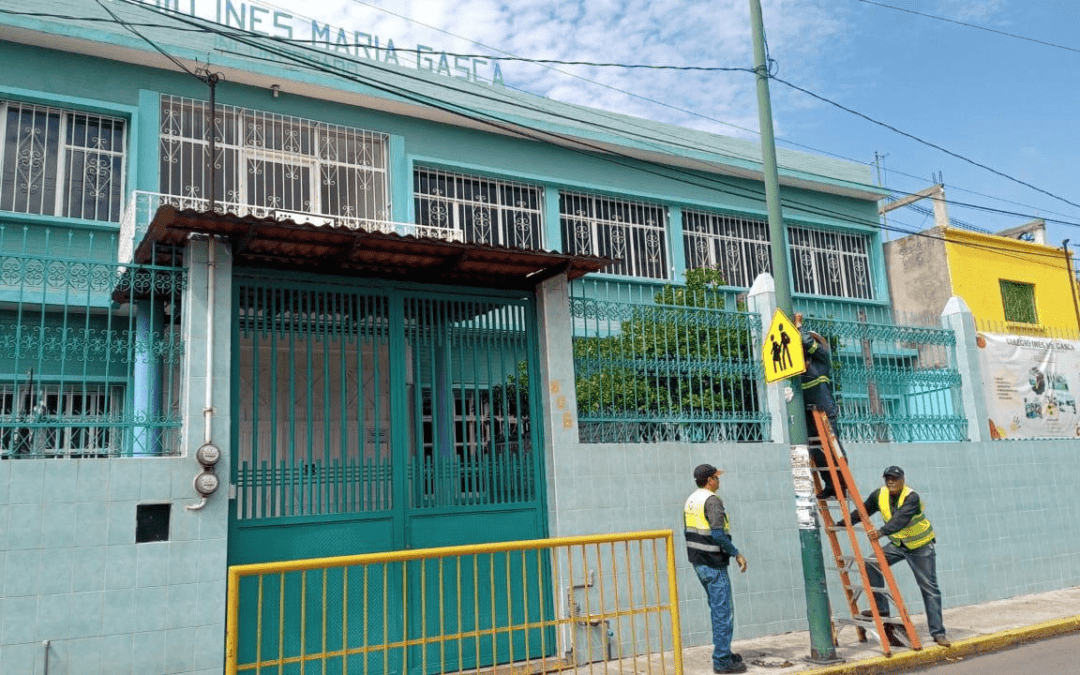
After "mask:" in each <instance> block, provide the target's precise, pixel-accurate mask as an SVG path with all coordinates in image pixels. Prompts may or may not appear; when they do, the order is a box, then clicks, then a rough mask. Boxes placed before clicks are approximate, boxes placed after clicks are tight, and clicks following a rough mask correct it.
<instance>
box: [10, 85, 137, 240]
mask: <svg viewBox="0 0 1080 675" xmlns="http://www.w3.org/2000/svg"><path fill="white" fill-rule="evenodd" d="M13 111H15V112H17V113H18V121H17V122H16V124H18V125H19V126H20V127H21V128H18V129H14V130H13V129H11V128H9V127H10V126H11V122H10V121H9V119H8V117H9V114H10V113H11V112H13ZM54 115H55V116H56V117H57V118H58V120H57V127H56V129H55V133H54V134H50V133H49V132H50V131H51V130H50V128H49V127H50V126H51V125H50V124H49V122H48V119H49V117H50V116H54ZM24 118H25V119H26V121H23V120H24ZM76 118H84V119H85V130H84V134H83V138H82V139H78V138H74V134H75V133H76V130H75V129H76V125H75V119H76ZM41 120H44V121H45V125H44V126H45V133H46V137H44V138H42V137H41V133H40V132H41V129H40V128H38V127H37V124H38V123H39V122H40V121H41ZM95 129H96V130H97V131H98V132H99V133H98V134H93V131H94V130H95ZM106 131H111V132H112V133H111V137H110V136H109V135H108V134H107V133H106ZM69 135H72V138H70V139H69ZM9 136H14V137H15V143H14V147H9V146H8V143H7V139H8V137H9ZM117 137H118V142H119V148H117V147H116V143H115V142H114V141H116V140H117ZM80 153H85V157H84V158H83V159H82V161H81V166H76V162H77V161H78V159H77V158H78V156H79V155H80ZM126 171H127V122H126V121H125V120H123V119H121V118H119V117H111V116H107V115H98V114H96V113H87V112H82V111H79V110H71V109H66V108H54V107H48V106H41V105H33V104H27V103H19V102H15V101H7V100H0V178H2V180H0V210H2V211H9V212H15V213H27V214H34V215H43V216H60V217H64V218H79V219H83V220H96V221H107V222H114V223H115V222H119V221H120V215H121V211H122V210H123V200H124V176H125V174H126ZM50 183H52V184H53V188H52V189H53V191H54V194H53V195H52V196H51V197H50V198H45V194H46V192H47V188H48V186H49V184H50ZM77 188H81V189H78V190H77ZM19 192H23V193H25V194H26V195H27V197H26V199H25V203H23V204H19V203H18V202H19V201H20V200H19V199H18V193H19ZM35 192H40V193H41V195H42V196H41V197H40V198H38V199H36V200H35V199H33V198H32V197H31V195H32V193H35ZM86 195H90V199H89V201H88V200H87V197H86ZM78 197H82V199H81V200H78V202H77V199H76V198H78Z"/></svg>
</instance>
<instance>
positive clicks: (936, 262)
mask: <svg viewBox="0 0 1080 675" xmlns="http://www.w3.org/2000/svg"><path fill="white" fill-rule="evenodd" d="M927 234H928V235H930V236H927V237H919V236H911V237H904V238H902V239H896V240H894V241H889V242H886V243H885V245H884V247H883V248H884V251H885V271H886V275H887V276H888V279H889V294H890V296H891V298H892V305H893V309H894V310H895V312H896V315H897V316H905V315H908V316H910V315H913V314H917V313H925V314H927V315H931V316H936V315H938V314H940V313H941V310H942V309H944V308H945V303H946V302H948V301H949V298H950V297H951V296H952V295H953V292H952V281H951V279H950V278H949V261H948V259H947V257H946V254H945V242H944V241H942V240H941V239H939V238H938V237H939V236H940V235H941V230H939V229H936V228H935V229H932V230H928V231H927Z"/></svg>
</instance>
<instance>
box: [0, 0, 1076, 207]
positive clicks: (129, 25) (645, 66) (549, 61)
mask: <svg viewBox="0 0 1080 675" xmlns="http://www.w3.org/2000/svg"><path fill="white" fill-rule="evenodd" d="M354 1H357V2H358V1H359V0H354ZM99 4H100V3H99ZM134 4H141V3H134ZM360 4H367V3H362V2H361V3H360ZM870 4H876V3H870ZM369 6H370V5H369ZM882 6H883V7H888V5H882ZM372 7H373V6H372ZM375 9H379V10H380V11H385V12H387V13H389V14H391V15H393V16H398V17H399V18H403V19H405V20H407V21H412V22H414V23H418V24H419V25H422V26H425V27H428V28H432V29H433V30H439V31H440V32H443V33H445V34H447V35H450V36H452V37H457V38H460V39H467V38H464V37H461V36H458V35H455V34H453V33H450V32H448V31H443V30H441V29H438V28H435V27H433V26H429V25H427V24H424V23H422V22H418V21H415V20H413V19H409V18H408V17H405V16H403V15H398V14H395V13H393V12H389V11H388V10H383V9H381V8H375ZM894 9H899V8H894ZM106 11H108V10H106ZM902 11H907V10H902ZM0 13H4V14H12V15H20V16H33V17H47V18H56V19H61V20H71V21H87V22H110V23H113V22H115V23H118V24H120V25H121V26H123V27H124V28H126V29H128V30H129V31H131V32H133V33H135V34H136V35H138V36H139V37H140V38H142V39H143V40H145V41H147V42H148V44H150V45H151V46H153V47H154V48H155V49H156V50H158V51H159V52H161V53H162V54H163V55H165V56H166V57H168V58H169V59H170V60H172V61H173V62H174V63H176V65H177V66H178V67H180V68H184V66H183V64H182V63H179V62H178V61H176V60H175V59H173V58H172V57H171V56H170V55H168V54H166V53H165V52H164V51H163V50H162V49H161V48H160V47H159V46H158V45H156V44H155V43H153V42H151V41H150V40H148V39H147V38H145V36H143V35H142V34H140V33H138V31H135V30H134V29H133V27H135V26H138V27H154V28H165V29H170V30H176V31H180V32H213V31H212V30H210V29H207V28H206V27H205V26H197V27H188V28H185V27H180V26H175V25H165V24H160V23H157V24H155V23H145V22H131V21H127V22H124V21H121V20H119V19H118V18H117V17H116V16H115V15H114V14H113V13H112V12H109V13H110V15H111V16H112V17H113V18H111V19H107V18H104V17H77V16H72V15H63V14H50V13H45V12H17V11H14V10H0ZM245 32H248V31H245ZM250 34H251V35H253V36H257V37H259V38H263V39H271V40H275V41H278V42H283V43H302V44H327V45H330V44H337V43H330V42H329V41H313V40H302V39H298V38H297V39H289V38H282V37H275V36H267V35H262V34H258V33H250ZM472 42H474V43H475V44H478V45H480V46H484V47H487V45H483V44H482V43H479V42H475V41H472ZM348 46H353V47H364V48H367V49H376V50H381V51H386V50H387V48H386V47H376V46H373V45H362V44H360V43H355V44H351V45H348ZM488 48H489V49H494V48H492V47H488ZM223 51H224V50H223ZM394 51H404V52H408V53H412V52H416V53H420V52H421V51H422V50H418V49H416V50H413V49H404V48H402V49H398V48H395V49H394ZM225 53H229V52H225ZM320 53H321V52H320ZM424 53H426V52H424ZM440 53H441V54H446V55H447V56H455V57H461V58H487V59H491V60H513V61H521V62H526V63H530V62H531V63H538V64H561V65H588V66H601V67H617V68H643V69H658V70H701V71H731V72H738V71H745V72H754V71H753V70H752V69H749V68H737V67H720V66H669V65H651V64H623V63H595V62H588V61H561V60H554V59H529V58H524V57H518V56H513V55H508V56H493V55H490V54H459V53H450V52H440ZM242 56H246V57H249V58H251V55H248V54H243V55H242ZM338 56H339V57H340V55H338ZM267 60H270V59H267ZM350 60H351V61H352V62H354V63H360V61H357V60H355V59H350ZM773 63H775V62H773ZM184 69H185V71H187V72H189V73H191V71H189V70H187V69H186V68H184ZM770 69H771V70H773V74H775V70H774V69H773V68H772V66H770ZM552 70H555V72H559V73H561V74H567V75H571V76H573V77H578V78H579V79H582V80H584V81H586V82H590V83H592V84H597V85H599V86H603V87H607V88H609V89H612V90H614V91H617V92H619V93H622V94H625V95H628V96H631V97H635V98H639V99H642V100H644V101H647V102H650V103H653V104H656V105H660V106H663V107H666V108H670V109H672V110H675V111H677V112H680V113H683V114H688V115H692V116H695V117H700V118H701V119H705V120H708V121H711V122H716V123H718V124H723V125H725V126H730V127H732V128H734V129H738V130H740V131H745V132H748V133H753V134H760V131H758V130H755V129H749V128H746V127H741V126H738V125H735V124H731V123H729V122H725V121H723V120H719V119H716V118H714V117H709V116H707V115H703V114H700V113H697V112H694V111H691V110H686V109H684V108H679V107H678V106H674V105H671V104H669V103H666V102H664V101H659V100H656V99H652V98H649V97H646V96H641V95H638V94H634V93H632V92H627V91H625V90H621V89H618V88H615V87H610V86H609V85H605V84H603V83H600V82H597V81H595V80H590V79H588V78H583V77H581V76H577V75H573V74H571V73H565V72H563V71H559V70H556V69H552ZM192 74H194V73H192ZM195 76H196V77H199V79H200V80H202V77H201V76H199V75H197V74H195ZM774 79H777V81H780V82H782V83H783V84H786V85H788V86H793V85H791V84H790V83H787V82H784V81H782V80H780V79H779V78H774ZM203 81H204V82H205V80H203ZM506 86H507V88H508V89H513V90H514V91H518V92H521V93H523V94H526V95H532V94H530V93H529V92H527V91H524V90H521V89H518V88H516V87H513V86H510V85H506ZM801 91H804V92H805V93H808V94H810V95H812V96H815V97H816V96H817V95H816V94H813V93H812V92H808V91H806V90H801ZM819 98H821V100H825V101H827V99H824V98H823V97H819ZM827 102H829V103H832V102H831V101H827ZM839 107H841V108H843V106H839ZM844 109H845V110H847V109H846V108H844ZM594 112H595V113H596V114H599V115H603V114H604V112H605V111H602V110H598V109H596V110H594ZM849 112H853V114H859V115H860V116H863V115H861V114H860V113H855V112H854V111H850V110H849ZM863 117H864V118H866V119H868V120H870V121H873V122H875V123H878V122H877V121H876V120H872V119H871V118H869V117H867V116H863ZM575 121H580V120H575ZM623 122H624V123H626V119H623ZM883 126H886V128H889V129H890V130H892V131H897V132H898V133H902V134H904V132H902V131H899V130H897V129H894V128H892V127H890V126H888V125H883ZM608 131H612V130H610V129H609V130H608ZM905 135H908V134H905ZM651 137H652V134H649V133H647V132H645V133H643V134H641V135H639V138H640V139H643V140H647V139H649V138H651ZM910 137H912V138H915V137H913V136H910ZM777 140H778V141H780V142H781V143H785V144H787V145H791V146H794V147H799V148H804V149H806V150H811V151H813V152H817V153H819V154H822V155H826V156H831V157H836V158H838V159H842V160H845V161H848V162H852V163H856V164H862V165H864V166H872V165H873V163H872V162H865V161H863V160H858V159H854V158H851V157H846V156H844V155H841V154H837V153H833V152H830V151H827V150H822V149H820V148H815V147H813V146H809V145H805V144H802V143H798V142H796V141H792V140H789V139H784V138H778V139H777ZM916 140H920V139H916ZM920 142H922V141H921V140H920ZM668 145H669V146H675V147H686V148H689V149H697V146H692V145H689V144H679V143H675V142H671V141H669V142H668ZM930 145H931V147H934V148H935V149H939V150H943V151H944V152H947V153H948V152H949V151H947V150H944V149H943V148H940V147H938V146H936V145H933V144H930ZM719 154H721V155H723V153H719ZM949 154H952V153H949ZM737 157H739V158H741V159H747V160H754V159H755V156H751V155H738V156H737ZM965 161H966V160H965ZM976 166H979V167H980V168H987V169H988V170H990V171H994V172H995V173H998V172H996V171H995V170H993V169H989V168H988V167H984V166H983V165H981V164H976ZM783 168H789V169H790V168H793V167H783ZM889 170H890V171H892V172H893V173H896V174H900V175H902V176H906V177H908V178H913V179H916V180H925V179H923V178H921V177H919V176H915V175H912V174H908V173H905V172H903V171H900V170H898V169H896V168H891V169H889ZM1001 175H1004V174H1001ZM1010 179H1011V178H1010ZM1018 182H1020V183H1021V184H1023V185H1025V186H1026V187H1031V188H1033V189H1035V190H1038V191H1041V190H1040V189H1039V188H1034V187H1033V186H1031V185H1029V184H1027V183H1024V182H1023V181H1018ZM951 187H952V189H955V190H960V191H963V192H968V193H971V194H975V195H978V196H981V197H985V198H988V199H994V200H995V201H1002V202H1005V203H1011V204H1015V205H1017V206H1025V207H1027V208H1031V209H1036V210H1042V211H1046V212H1047V213H1053V214H1055V215H1065V214H1062V213H1057V212H1054V211H1049V210H1046V209H1042V208H1040V207H1035V206H1031V205H1029V204H1023V203H1020V202H1013V201H1010V200H1007V199H1002V198H1000V197H996V196H994V195H987V194H984V193H980V192H977V191H973V190H968V189H966V188H963V187H960V186H955V185H953V186H951ZM887 189H888V188H887ZM891 190H892V191H893V192H895V193H898V194H905V195H907V194H912V193H905V192H903V191H900V190H895V189H891ZM1047 194H1050V193H1047ZM1050 196H1054V197H1055V198H1058V197H1056V196H1055V195H1050ZM1059 199H1060V198H1059ZM1067 203H1071V202H1067ZM950 204H952V205H954V206H960V207H966V208H971V209H976V210H982V211H986V212H989V213H996V214H1000V215H1015V216H1019V217H1025V218H1042V219H1043V220H1046V221H1047V222H1050V223H1056V224H1064V225H1069V226H1078V224H1077V223H1073V222H1070V221H1063V220H1058V219H1054V218H1046V217H1045V216H1038V215H1031V214H1027V213H1020V212H1016V211H1007V210H1002V209H994V208H991V207H985V206H981V205H977V204H971V203H965V202H958V201H951V202H950Z"/></svg>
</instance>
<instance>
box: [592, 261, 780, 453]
mask: <svg viewBox="0 0 1080 675" xmlns="http://www.w3.org/2000/svg"><path fill="white" fill-rule="evenodd" d="M710 273H713V274H715V273H714V272H713V271H712V270H704V269H702V270H694V271H692V272H690V273H689V274H688V279H687V283H686V285H672V284H663V285H658V284H647V283H634V282H625V281H597V280H585V281H579V282H576V283H575V284H574V285H573V287H572V289H571V302H570V307H571V314H572V317H573V323H574V337H573V341H574V366H575V372H576V386H577V408H578V421H579V427H580V431H579V434H580V439H581V441H582V442H583V443H640V442H651V441H682V442H690V443H704V442H719V441H736V442H755V441H765V440H769V438H768V435H769V432H768V424H769V415H768V413H767V412H766V411H765V409H764V403H763V401H762V396H761V394H762V385H763V382H764V374H763V371H762V366H761V362H760V354H759V346H760V344H761V319H760V317H759V316H758V315H757V314H753V313H750V312H746V311H739V310H737V309H736V308H735V305H736V302H735V299H734V296H732V295H731V294H728V293H725V292H724V291H722V290H718V286H717V284H716V283H714V280H713V279H711V278H709V274H710Z"/></svg>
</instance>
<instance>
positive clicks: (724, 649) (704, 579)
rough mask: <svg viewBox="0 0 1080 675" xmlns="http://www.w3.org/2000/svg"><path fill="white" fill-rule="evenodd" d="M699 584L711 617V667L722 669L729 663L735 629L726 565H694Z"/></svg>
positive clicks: (729, 581) (733, 609)
mask: <svg viewBox="0 0 1080 675" xmlns="http://www.w3.org/2000/svg"><path fill="white" fill-rule="evenodd" d="M694 571H695V572H697V576H698V579H699V580H700V581H701V585H702V586H704V587H705V593H706V595H708V597H709V614H710V616H711V618H712V638H713V655H712V662H713V668H715V669H716V670H723V669H725V668H727V667H728V666H730V665H731V634H732V631H734V629H735V605H734V603H733V602H732V600H731V579H729V578H728V571H727V568H726V567H709V566H708V565H694Z"/></svg>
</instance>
